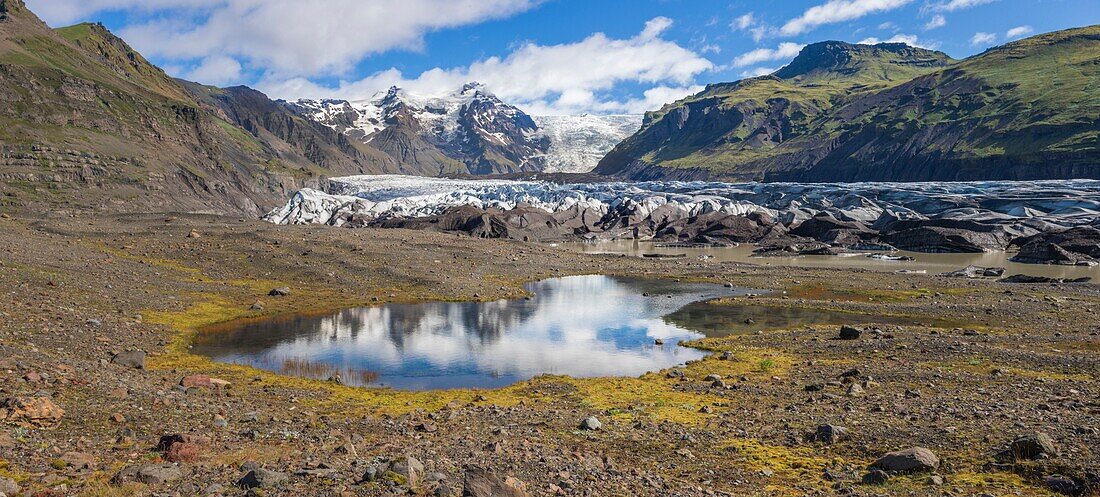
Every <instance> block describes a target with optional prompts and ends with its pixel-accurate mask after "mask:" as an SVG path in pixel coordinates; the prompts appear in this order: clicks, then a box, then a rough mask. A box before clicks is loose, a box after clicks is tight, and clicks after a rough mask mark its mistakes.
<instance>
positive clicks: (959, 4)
mask: <svg viewBox="0 0 1100 497" xmlns="http://www.w3.org/2000/svg"><path fill="white" fill-rule="evenodd" d="M996 1H997V0H949V1H946V2H939V3H936V4H933V5H930V6H927V7H925V10H932V11H934V12H954V11H956V10H960V9H969V8H971V7H977V6H979V5H985V4H987V3H993V2H996Z"/></svg>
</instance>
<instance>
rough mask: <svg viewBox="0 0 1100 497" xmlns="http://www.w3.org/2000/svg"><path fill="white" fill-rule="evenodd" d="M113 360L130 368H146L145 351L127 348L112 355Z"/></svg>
mask: <svg viewBox="0 0 1100 497" xmlns="http://www.w3.org/2000/svg"><path fill="white" fill-rule="evenodd" d="M111 362H112V363H114V364H118V365H119V366H125V367H128V368H134V369H145V351H144V350H127V351H125V352H119V353H117V354H115V355H114V357H111Z"/></svg>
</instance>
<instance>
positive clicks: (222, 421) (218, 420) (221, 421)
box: [214, 414, 229, 429]
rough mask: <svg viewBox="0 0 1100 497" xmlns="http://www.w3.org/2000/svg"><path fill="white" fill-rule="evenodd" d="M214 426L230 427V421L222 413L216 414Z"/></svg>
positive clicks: (220, 427)
mask: <svg viewBox="0 0 1100 497" xmlns="http://www.w3.org/2000/svg"><path fill="white" fill-rule="evenodd" d="M214 427H215V428H218V429H222V428H227V427H229V422H228V421H226V420H225V418H224V417H222V415H221V414H215V415H214Z"/></svg>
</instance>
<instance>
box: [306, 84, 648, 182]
mask: <svg viewBox="0 0 1100 497" xmlns="http://www.w3.org/2000/svg"><path fill="white" fill-rule="evenodd" d="M285 105H286V106H287V107H289V108H290V109H291V110H293V111H294V112H296V113H298V114H300V115H302V116H304V117H307V118H310V119H312V120H314V121H317V122H319V123H321V124H324V125H325V126H328V127H330V128H332V129H334V130H336V131H339V132H340V133H343V134H345V135H347V136H348V137H350V138H353V139H355V140H358V141H361V142H363V143H366V144H369V145H370V146H371V147H373V148H376V149H379V150H382V151H383V152H386V153H388V154H389V155H391V156H393V157H394V158H395V159H397V161H398V162H399V163H401V164H403V165H406V166H410V165H411V166H415V167H412V168H409V169H410V170H413V171H420V172H422V173H423V174H428V175H436V174H448V173H466V174H475V175H481V174H495V173H513V172H535V171H548V172H587V171H590V170H592V168H594V167H595V166H596V163H597V162H599V159H600V158H601V157H603V155H604V154H605V153H607V151H608V150H611V148H613V147H614V146H615V145H616V144H617V143H618V142H619V141H620V140H622V139H623V138H625V137H626V136H629V135H630V134H632V133H634V132H635V131H637V130H638V129H639V128H640V127H641V120H642V118H641V116H633V115H628V116H590V115H580V116H544V117H531V116H529V115H528V114H526V113H525V112H523V111H522V110H520V109H519V108H517V107H515V106H513V105H509V104H507V103H504V102H503V101H501V100H500V99H499V98H497V97H496V96H495V95H493V94H492V93H490V92H488V91H487V90H486V89H485V88H484V87H483V86H482V85H480V84H478V83H469V84H466V85H464V86H463V87H462V88H461V89H459V90H457V91H454V92H451V93H448V94H444V95H424V94H417V93H412V92H409V91H407V90H404V89H400V88H397V87H394V88H391V89H390V90H389V91H387V92H384V93H379V94H377V95H375V96H374V97H373V98H371V99H369V100H361V101H347V100H332V99H329V100H298V101H295V102H286V103H285Z"/></svg>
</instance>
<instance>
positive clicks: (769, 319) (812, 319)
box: [665, 302, 956, 336]
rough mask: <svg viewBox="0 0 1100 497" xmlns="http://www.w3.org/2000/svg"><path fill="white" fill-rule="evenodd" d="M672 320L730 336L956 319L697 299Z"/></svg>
mask: <svg viewBox="0 0 1100 497" xmlns="http://www.w3.org/2000/svg"><path fill="white" fill-rule="evenodd" d="M665 320H666V321H668V322H669V323H671V324H674V325H676V326H681V327H684V328H688V329H692V330H695V331H698V332H699V333H703V334H704V335H706V336H728V335H736V334H741V333H751V332H755V331H762V330H785V329H792V328H800V327H804V326H811V325H813V326H823V325H843V324H848V325H855V324H870V323H874V324H883V325H889V324H893V325H904V326H918V325H919V326H931V327H936V328H950V327H954V326H955V325H956V323H954V322H949V321H944V320H939V319H922V318H920V317H916V316H880V315H872V314H860V313H855V312H842V311H833V310H828V309H811V308H803V307H780V306H766V305H725V304H721V305H715V304H711V303H709V302H694V303H691V304H688V305H687V306H684V307H683V308H682V309H680V310H678V311H676V312H674V313H672V314H669V315H668V316H667V317H666V318H665Z"/></svg>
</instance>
